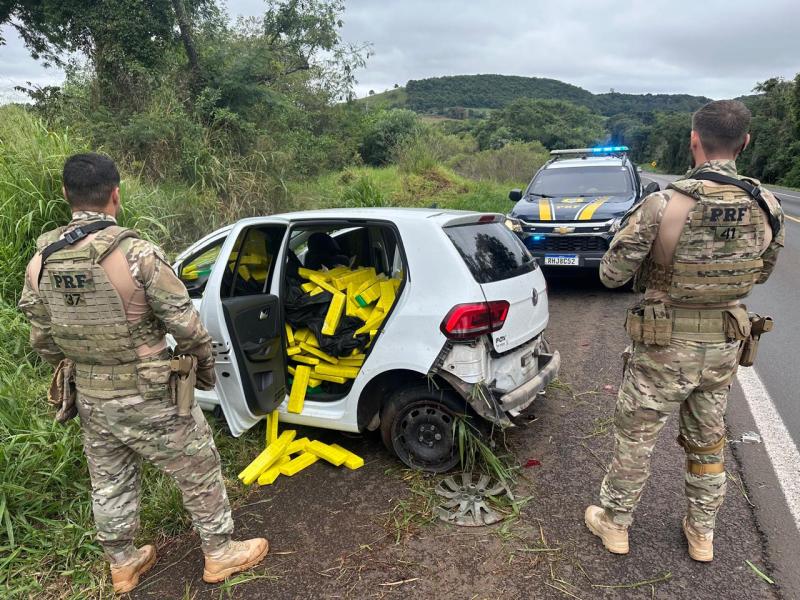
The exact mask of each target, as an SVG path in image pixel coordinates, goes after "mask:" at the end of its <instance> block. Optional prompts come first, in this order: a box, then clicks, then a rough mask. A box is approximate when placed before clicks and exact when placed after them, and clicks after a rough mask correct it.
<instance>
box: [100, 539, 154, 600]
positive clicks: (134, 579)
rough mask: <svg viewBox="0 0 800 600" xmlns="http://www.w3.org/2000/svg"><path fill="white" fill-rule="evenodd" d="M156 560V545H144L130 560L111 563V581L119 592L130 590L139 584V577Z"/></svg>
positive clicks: (123, 592)
mask: <svg viewBox="0 0 800 600" xmlns="http://www.w3.org/2000/svg"><path fill="white" fill-rule="evenodd" d="M155 562H156V549H155V546H150V545H148V546H142V547H141V548H139V549H138V550H137V551H136V554H135V555H134V557H133V558H131V559H130V560H128V561H126V562H124V563H119V564H114V563H112V564H111V582H112V583H113V584H114V591H115V592H116V593H118V594H125V593H127V592H130V591H131V590H132V589H133V588H135V587H136V586H137V585H139V577H140V576H141V575H144V574H145V573H147V571H149V570H150V567H152V566H153V565H154V564H155Z"/></svg>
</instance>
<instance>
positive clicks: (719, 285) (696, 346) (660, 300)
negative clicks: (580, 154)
mask: <svg viewBox="0 0 800 600" xmlns="http://www.w3.org/2000/svg"><path fill="white" fill-rule="evenodd" d="M749 124H750V112H749V111H748V110H747V108H746V107H745V106H744V105H743V104H742V103H741V102H738V101H733V100H720V101H715V102H710V103H708V104H706V105H705V106H703V107H702V108H700V109H699V110H698V111H697V112H696V113H695V114H694V116H693V118H692V132H691V152H692V155H693V157H694V164H695V167H694V168H692V169H691V170H690V171H689V172H688V173H687V174H686V176H685V178H684V179H681V180H679V181H676V182H674V183H672V184H670V186H669V188H668V189H667V190H666V191H663V192H657V193H654V194H651V195H649V196H648V197H647V198H645V199H644V201H643V202H642V203H641V204H639V205H638V206H636V207H635V208H634V209H632V211H631V212H630V213H629V214H628V215H627V217H626V219H625V221H624V223H623V226H622V228H621V229H620V231H619V232H618V233H617V234H616V236H615V237H614V239H613V241H612V242H611V245H610V248H609V250H608V252H607V253H606V255H605V256H604V257H603V261H602V264H601V266H600V277H601V278H602V280H603V283H604V284H605V285H606V286H608V287H620V286H622V285H624V284H625V283H627V282H628V281H629V280H630V279H631V278H632V277H634V288H635V289H636V291H640V292H644V299H643V301H642V302H641V303H640V304H639V305H637V306H636V307H634V308H633V309H631V310H629V312H628V316H627V319H626V329H627V331H628V333H629V335H630V336H631V338H632V340H633V344H632V347H631V348H629V349H628V351H626V356H628V360H627V362H626V366H625V370H624V376H623V381H622V385H621V386H620V390H619V395H618V398H617V406H616V411H615V416H614V426H615V434H614V435H615V446H614V455H613V459H612V461H611V465H610V467H609V469H608V474H607V475H606V477H605V479H604V480H603V484H602V486H601V489H600V504H601V506H589V507H588V508H587V509H586V515H585V522H586V525H587V527H588V528H589V529H590V530H591V532H592V533H594V534H595V535H597V536H599V537H600V538H601V539H602V541H603V544H604V545H605V547H606V548H607V549H608V550H609V551H611V552H613V553H617V554H627V552H628V528H629V526H630V525H631V523H632V520H633V511H634V509H635V508H636V505H637V504H638V502H639V498H640V497H641V494H642V489H643V488H644V485H645V482H646V481H647V478H648V476H649V475H650V457H651V454H652V452H653V447H654V446H655V443H656V440H657V438H658V435H659V432H660V431H661V429H662V428H663V427H664V424H665V423H666V422H667V420H668V418H669V415H670V414H671V413H672V412H673V411H674V410H675V409H679V412H680V436H679V438H678V442H679V444H680V445H681V446H682V447H683V448H684V450H685V452H686V454H687V467H686V475H685V491H686V498H687V503H688V505H687V515H686V517H685V519H684V521H683V530H684V533H685V535H686V538H687V542H688V548H689V555H690V556H691V557H692V558H693V559H695V560H698V561H710V560H712V559H713V532H714V524H715V517H716V514H717V511H718V510H719V507H720V505H721V504H722V500H723V497H724V495H725V477H726V475H725V467H724V464H723V448H724V445H725V422H724V415H725V409H726V404H727V397H728V391H729V390H730V386H731V380H732V378H733V376H734V374H735V372H736V368H737V366H738V362H739V356H740V348H741V344H742V341H743V340H744V339H746V338H747V336H748V335H749V333H750V320H749V319H748V314H747V311H746V309H745V308H744V307H743V306H742V305H741V304H740V300H742V299H743V298H745V297H746V296H747V295H748V294H749V293H750V291H751V289H752V287H753V285H754V284H756V283H764V282H765V281H766V280H767V278H768V277H769V275H770V273H771V272H772V271H773V269H774V267H775V262H776V259H777V256H778V251H779V250H780V248H781V247H782V246H783V240H784V230H783V213H782V211H781V208H780V205H779V203H778V202H777V200H776V199H775V197H774V196H773V195H772V194H771V193H770V192H769V191H767V190H765V189H763V188H761V187H760V186H759V183H758V181H756V180H754V179H751V178H745V177H742V176H740V175H738V173H737V171H736V163H735V159H736V157H737V156H738V155H739V153H740V152H741V151H742V150H743V149H744V148H745V146H746V145H747V144H748V142H749V140H750V136H749V134H748V129H749ZM742 187H744V188H745V189H746V190H747V191H745V189H742Z"/></svg>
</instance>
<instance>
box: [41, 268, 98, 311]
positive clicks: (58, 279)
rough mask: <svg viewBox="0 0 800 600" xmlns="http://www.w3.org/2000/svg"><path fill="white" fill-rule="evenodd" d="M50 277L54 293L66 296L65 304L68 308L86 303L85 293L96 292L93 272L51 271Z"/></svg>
mask: <svg viewBox="0 0 800 600" xmlns="http://www.w3.org/2000/svg"><path fill="white" fill-rule="evenodd" d="M49 275H50V285H52V286H53V291H56V292H60V293H62V294H64V303H65V304H66V305H67V306H77V305H78V304H81V303H82V302H84V299H83V295H82V294H83V292H92V291H94V280H93V279H92V273H91V271H58V272H52V271H51V272H50V273H49Z"/></svg>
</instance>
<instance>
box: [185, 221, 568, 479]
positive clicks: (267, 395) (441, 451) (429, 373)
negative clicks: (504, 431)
mask: <svg viewBox="0 0 800 600" xmlns="http://www.w3.org/2000/svg"><path fill="white" fill-rule="evenodd" d="M504 218H505V217H503V216H502V215H495V214H482V213H472V212H461V211H447V210H436V209H395V208H385V209H383V208H376V209H331V210H322V211H310V212H298V213H292V214H283V215H273V216H269V217H257V218H250V219H244V220H242V221H239V222H238V223H236V224H234V225H231V226H228V227H225V228H223V229H220V230H218V231H215V232H214V233H212V234H210V235H208V236H206V237H205V238H203V239H202V240H200V241H199V242H197V243H195V244H194V245H192V246H191V247H190V248H188V249H187V250H185V251H184V252H182V253H181V254H180V255H179V256H178V257H177V259H176V262H175V265H174V268H175V271H176V272H177V273H178V275H179V276H181V279H183V280H184V283H186V285H187V288H188V289H189V292H190V295H191V296H192V297H193V299H194V301H195V303H196V305H197V306H198V308H199V310H200V315H201V317H202V319H203V322H204V323H205V325H206V327H207V328H208V330H209V332H210V334H211V337H212V339H213V345H214V350H215V353H216V370H217V378H218V383H217V386H216V389H215V390H213V391H211V392H198V394H197V398H198V402H199V403H200V405H201V407H203V408H204V409H206V410H215V411H216V412H217V413H219V412H221V413H222V415H224V417H225V419H226V421H227V423H228V426H229V428H230V430H231V432H232V434H233V435H235V436H238V435H241V434H242V433H243V432H244V431H246V430H247V429H249V428H251V427H252V426H253V425H255V424H256V423H257V422H258V421H259V420H260V419H262V418H264V416H265V415H266V414H268V413H269V412H271V411H272V410H274V409H275V408H278V409H279V410H280V413H281V416H280V419H281V421H284V422H287V423H294V424H298V425H310V426H314V427H325V428H329V429H337V430H341V431H350V432H359V431H364V430H376V429H378V428H380V430H381V434H382V437H383V440H384V442H385V444H386V445H387V447H388V448H389V449H390V450H392V451H393V452H394V453H395V454H397V456H398V457H399V458H400V459H401V460H402V461H403V462H404V463H405V464H407V465H409V466H411V467H415V468H420V469H425V470H429V471H437V472H441V471H445V470H448V469H450V468H452V467H453V466H455V465H456V464H457V462H458V451H457V448H455V437H454V427H453V425H454V419H455V418H456V417H457V416H458V415H468V416H471V417H472V418H473V419H476V420H477V422H482V423H486V424H494V425H496V426H499V427H507V426H510V425H512V420H513V418H514V417H515V416H516V415H518V414H519V412H520V411H521V410H523V409H524V408H526V407H527V406H528V405H530V404H531V402H532V401H533V400H534V398H535V397H536V395H537V393H538V392H539V391H540V390H542V389H544V387H545V386H546V385H547V384H548V383H549V382H550V381H551V380H552V379H553V378H555V377H556V375H557V374H558V369H559V366H560V358H559V354H558V352H557V351H556V352H551V351H550V350H549V348H548V346H547V343H546V341H545V339H544V337H543V332H544V330H545V327H546V326H547V322H548V318H549V314H548V307H547V287H546V284H545V280H544V277H543V276H542V272H541V270H540V269H539V268H538V266H537V264H536V261H535V260H534V259H533V257H532V256H531V255H530V253H529V252H528V250H527V249H526V248H525V246H524V245H523V244H522V243H521V242H520V241H519V239H518V238H517V237H516V236H515V235H514V234H513V233H512V232H511V231H510V230H509V229H508V228H506V226H505V225H504V222H503V221H504ZM316 232H322V233H325V234H327V236H326V237H327V239H329V240H330V239H332V240H335V243H333V244H332V246H333V247H332V248H323V249H322V250H320V248H318V247H317V248H315V247H312V248H309V247H308V240H309V238H310V237H311V236H312V235H313V234H314V233H316ZM333 251H335V252H337V253H339V254H343V255H345V256H346V257H347V259H348V261H349V264H350V265H351V266H356V267H374V268H375V270H376V271H377V272H378V273H379V274H380V273H382V274H384V275H386V276H388V277H395V278H400V279H401V280H402V283H401V284H400V287H399V290H398V293H397V299H396V301H395V303H394V305H393V307H392V309H391V311H390V312H389V314H388V316H387V317H386V319H385V320H384V322H383V326H382V328H381V330H380V331H379V332H378V333H377V336H376V337H375V339H374V342H373V343H372V344H371V346H370V347H369V349H368V350H367V358H366V360H365V362H364V365H363V367H362V368H361V370H360V372H359V374H358V376H357V377H356V378H355V379H354V380H352V381H351V382H349V383H348V385H347V386H345V388H342V389H343V391H342V389H340V390H339V392H338V393H332V394H331V393H328V394H326V393H322V394H314V395H313V396H308V397H307V398H306V401H305V403H304V406H303V409H302V412H301V413H299V414H295V413H290V412H287V410H286V405H287V399H288V397H287V389H286V375H285V374H286V368H287V365H286V361H287V359H286V353H285V350H286V345H287V340H286V333H285V327H284V318H285V307H284V302H285V298H286V296H287V289H288V285H289V282H290V280H291V277H292V276H293V274H294V276H296V274H297V269H298V268H299V267H300V266H303V265H305V266H309V265H312V264H313V266H314V267H315V268H317V267H319V266H320V265H324V264H325V261H326V256H324V255H320V253H321V252H323V253H324V252H333ZM244 255H247V256H248V257H249V258H248V259H247V261H246V262H247V264H244V263H243V262H242V256H244ZM253 255H256V256H255V259H254V258H253Z"/></svg>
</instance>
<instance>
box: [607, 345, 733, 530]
mask: <svg viewBox="0 0 800 600" xmlns="http://www.w3.org/2000/svg"><path fill="white" fill-rule="evenodd" d="M738 352H739V342H719V343H708V342H694V341H686V340H676V339H673V340H672V341H671V343H670V344H669V345H668V346H651V345H645V344H641V343H638V344H635V345H634V348H633V352H632V355H631V357H630V359H629V361H628V364H627V366H626V368H625V374H624V377H623V381H622V385H621V386H620V389H619V395H618V397H617V406H616V411H615V415H614V428H615V432H614V441H615V444H614V456H613V459H612V461H611V465H610V467H609V470H608V474H607V475H606V477H605V479H604V480H603V484H602V486H601V489H600V501H601V504H602V506H603V508H604V509H605V510H606V513H607V514H608V516H609V517H611V518H612V519H613V521H614V522H616V523H619V524H621V525H630V524H631V523H632V522H633V511H634V509H635V508H636V505H637V504H638V503H639V499H640V498H641V495H642V490H643V488H644V485H645V482H646V481H647V478H648V477H649V476H650V458H651V456H652V453H653V448H654V446H655V444H656V441H657V439H658V435H659V433H660V432H661V429H662V428H663V427H664V425H665V423H666V422H667V420H668V419H669V416H670V414H671V413H672V412H673V411H674V409H675V408H676V407H680V433H681V436H682V437H683V439H684V440H685V441H686V442H688V443H689V444H691V445H692V446H697V447H709V446H713V445H714V444H715V443H717V442H719V441H720V440H721V439H723V438H724V436H725V410H726V407H727V402H728V391H729V390H730V380H731V378H732V376H733V374H734V373H735V370H736V365H737V363H738ZM722 455H723V450H721V449H720V450H719V451H718V452H717V453H712V454H706V453H702V454H696V453H687V458H688V459H689V460H691V461H694V462H699V463H720V462H722V460H723V456H722ZM725 488H726V474H725V472H724V471H723V472H722V473H717V474H705V475H694V474H691V473H689V472H688V471H687V473H686V475H685V492H686V499H687V502H688V517H689V520H690V522H691V523H692V524H693V525H694V526H695V527H696V528H697V529H698V530H700V531H701V532H709V531H712V530H713V529H714V523H715V519H716V514H717V511H718V510H719V507H720V506H721V505H722V501H723V498H724V496H725Z"/></svg>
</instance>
